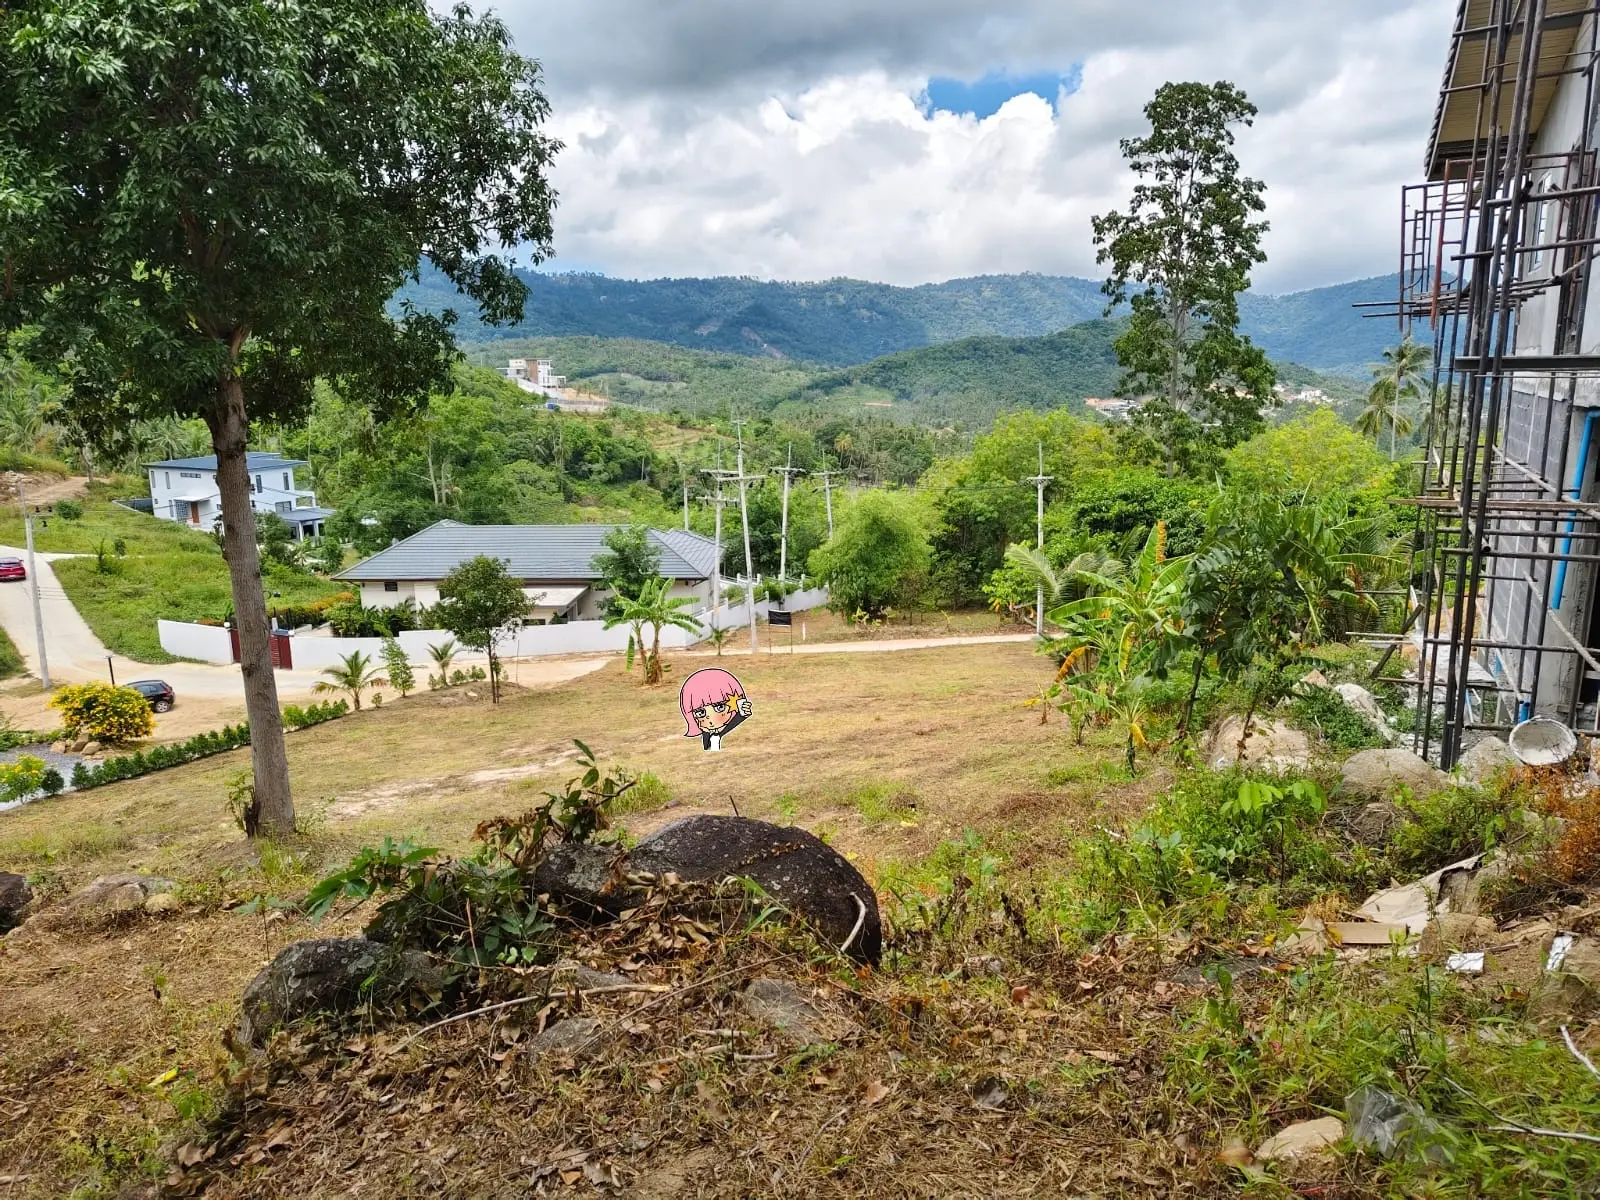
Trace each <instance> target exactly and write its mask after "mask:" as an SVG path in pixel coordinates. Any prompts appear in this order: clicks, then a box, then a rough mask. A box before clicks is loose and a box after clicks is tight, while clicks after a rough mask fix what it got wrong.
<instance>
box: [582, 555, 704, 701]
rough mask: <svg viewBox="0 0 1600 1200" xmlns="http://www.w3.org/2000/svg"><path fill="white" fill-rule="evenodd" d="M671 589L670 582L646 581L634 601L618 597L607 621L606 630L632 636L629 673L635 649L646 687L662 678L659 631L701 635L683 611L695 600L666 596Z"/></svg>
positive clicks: (626, 597) (629, 648)
mask: <svg viewBox="0 0 1600 1200" xmlns="http://www.w3.org/2000/svg"><path fill="white" fill-rule="evenodd" d="M671 586H672V581H671V580H670V579H663V578H659V577H658V578H655V579H649V580H646V581H645V584H644V586H643V587H642V588H640V589H639V595H638V596H637V597H629V596H619V597H618V600H619V602H620V603H619V604H618V607H617V611H616V613H615V614H614V615H612V616H610V617H607V618H606V624H605V627H606V628H607V629H615V628H616V627H617V626H618V625H627V626H630V627H631V629H632V632H631V633H630V634H629V635H628V669H629V670H632V669H633V655H634V649H635V647H637V648H638V652H639V657H640V659H641V661H642V664H643V667H644V682H645V683H646V684H647V685H648V684H652V683H660V682H661V678H662V676H663V675H664V674H665V672H664V671H663V670H662V667H661V631H662V629H664V628H666V627H667V626H671V627H672V628H674V629H681V630H683V631H684V632H685V633H699V632H700V622H699V621H697V620H695V619H694V618H693V617H691V616H690V615H689V614H688V613H687V612H686V611H684V610H685V609H687V608H688V607H689V606H690V605H691V604H693V603H694V602H695V599H694V597H693V596H668V595H667V589H668V588H669V587H671ZM646 625H648V626H650V628H651V636H650V648H649V649H648V650H646V649H645V646H644V627H645V626H646Z"/></svg>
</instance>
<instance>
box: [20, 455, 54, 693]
mask: <svg viewBox="0 0 1600 1200" xmlns="http://www.w3.org/2000/svg"><path fill="white" fill-rule="evenodd" d="M16 479H17V503H18V504H20V505H22V528H23V531H24V535H25V536H26V538H27V542H28V587H29V588H30V589H31V590H32V592H33V636H34V638H35V639H37V645H38V647H39V682H40V683H41V684H42V685H43V686H44V690H45V691H47V692H48V691H49V690H50V660H49V659H48V658H46V657H45V653H44V612H43V610H42V609H41V608H40V607H39V572H38V569H37V568H36V567H35V566H34V563H33V514H32V513H30V512H29V511H28V496H27V493H26V492H25V491H24V490H23V485H22V476H21V475H20V474H19V475H18V476H17V477H16Z"/></svg>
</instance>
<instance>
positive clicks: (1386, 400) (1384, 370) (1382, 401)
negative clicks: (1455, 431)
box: [1356, 334, 1433, 459]
mask: <svg viewBox="0 0 1600 1200" xmlns="http://www.w3.org/2000/svg"><path fill="white" fill-rule="evenodd" d="M1432 360H1433V351H1432V350H1431V349H1430V348H1429V347H1427V346H1424V345H1422V344H1420V343H1418V342H1414V341H1412V340H1411V335H1410V334H1407V335H1406V337H1405V339H1404V340H1403V341H1401V343H1400V344H1399V345H1398V346H1390V347H1389V348H1388V349H1387V350H1385V351H1384V352H1383V362H1382V364H1381V365H1379V366H1376V367H1374V368H1373V369H1372V387H1371V388H1370V389H1369V390H1368V391H1367V404H1366V407H1365V408H1363V409H1362V410H1361V412H1360V414H1359V415H1358V416H1357V417H1356V428H1357V429H1359V430H1360V431H1361V432H1362V433H1364V434H1366V435H1367V436H1368V437H1370V438H1371V439H1372V440H1373V441H1377V440H1378V438H1379V437H1381V436H1382V434H1383V431H1384V430H1385V429H1387V430H1388V431H1389V457H1390V458H1391V459H1392V458H1394V457H1395V454H1396V438H1397V435H1398V436H1399V437H1404V436H1405V435H1406V434H1408V433H1410V432H1411V430H1412V428H1413V424H1412V420H1411V412H1412V410H1413V409H1414V408H1415V406H1416V405H1418V404H1419V403H1421V400H1422V379H1423V375H1424V374H1425V373H1426V371H1427V369H1428V364H1429V363H1430V362H1431V361H1432Z"/></svg>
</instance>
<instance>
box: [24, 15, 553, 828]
mask: <svg viewBox="0 0 1600 1200" xmlns="http://www.w3.org/2000/svg"><path fill="white" fill-rule="evenodd" d="M547 115H548V105H547V103H546V100H545V97H544V95H543V92H542V90H541V82H540V75H539V68H538V65H537V64H536V63H534V62H533V61H531V60H529V59H526V58H523V57H521V56H520V55H518V54H517V53H516V52H515V51H514V50H513V49H512V47H511V44H510V39H509V36H508V34H507V32H506V29H505V27H504V26H503V25H502V24H501V23H500V22H499V21H498V20H497V19H495V18H493V17H488V16H485V17H479V16H475V15H473V13H472V12H471V11H470V10H469V9H467V8H465V7H459V8H456V9H454V10H452V11H450V12H449V13H447V14H436V13H434V12H432V11H430V8H429V6H428V4H427V2H426V0H229V2H227V3H224V2H222V0H23V2H21V3H17V4H10V5H6V6H4V7H0V330H5V329H13V328H16V327H18V326H21V325H25V324H28V325H34V326H37V327H38V328H39V330H40V333H39V336H37V337H36V338H34V339H33V340H32V341H31V342H30V343H29V347H30V352H31V353H32V354H33V355H34V356H35V357H37V358H39V359H41V360H44V361H51V362H57V361H59V362H64V363H65V364H66V370H67V377H68V382H69V384H70V387H71V394H70V397H69V399H68V400H67V401H66V402H65V405H66V407H67V409H68V410H69V412H70V415H71V418H72V420H73V422H74V424H75V425H77V426H78V427H80V428H81V429H82V430H83V431H84V432H85V433H86V435H88V436H89V437H91V438H93V439H96V440H98V441H100V442H106V443H114V442H115V441H116V440H117V439H118V438H119V437H121V436H124V435H125V432H126V430H127V429H128V427H129V426H130V425H132V424H133V423H134V422H136V421H139V420H142V419H149V418H156V417H162V416H167V415H172V414H176V415H178V416H187V417H198V418H200V419H202V420H203V421H204V422H205V423H206V425H207V427H208V428H209V430H210V434H211V443H212V446H213V448H214V449H215V451H216V454H217V459H218V467H217V482H218V485H219V487H220V489H221V493H222V525H223V532H224V535H225V538H224V541H225V545H226V547H227V559H228V569H229V574H230V577H231V580H232V585H233V596H234V613H235V620H236V622H237V624H238V629H239V643H240V653H241V667H242V671H243V675H244V688H245V701H246V706H247V708H248V710H249V715H250V732H251V747H252V756H253V765H254V768H255V794H256V796H257V797H258V798H259V799H260V801H261V806H262V829H263V831H264V832H267V833H272V832H275V831H276V832H280V833H281V832H286V831H288V830H289V829H291V828H292V826H293V822H294V807H293V803H292V800H291V797H290V792H289V777H288V764H287V760H286V758H285V754H284V745H283V736H282V725H281V721H280V718H279V714H278V704H277V689H276V686H275V684H274V681H273V676H272V666H271V662H270V660H269V655H268V625H267V615H266V606H265V603H264V601H263V597H262V589H261V575H260V565H259V562H258V559H257V552H256V536H255V524H256V522H255V516H254V513H253V512H252V509H251V499H250V498H251V481H250V478H249V476H248V474H247V473H246V469H245V447H246V445H247V443H248V441H249V438H250V430H251V426H252V425H256V426H260V425H263V424H287V423H296V424H298V423H299V422H301V421H303V420H304V418H305V415H306V413H307V411H308V409H309V407H310V404H311V398H312V385H313V382H314V381H315V380H316V379H317V378H319V377H322V378H326V379H329V380H331V381H333V382H334V383H335V384H336V385H337V386H338V387H339V389H340V392H341V394H342V395H344V396H345V397H346V398H347V399H348V400H350V401H352V402H354V403H359V404H361V405H363V406H365V407H367V408H369V409H370V410H372V412H373V413H374V415H375V417H376V418H378V419H380V420H381V419H383V418H386V417H390V416H393V415H396V414H401V413H405V412H407V411H408V410H410V409H412V408H413V407H414V406H415V405H417V404H419V403H421V401H422V400H423V398H425V397H426V395H427V394H428V392H429V391H430V389H436V390H445V389H447V388H448V387H449V384H450V372H449V369H448V367H449V364H450V362H451V360H452V358H453V356H454V342H453V338H452V336H451V333H450V326H451V325H452V324H453V322H454V315H453V314H446V315H445V316H443V317H432V316H426V315H423V314H419V313H416V312H410V311H408V312H406V313H405V314H404V315H403V316H402V317H401V318H400V319H399V320H394V319H391V317H390V316H389V314H388V312H387V311H386V305H387V303H388V301H389V298H390V297H391V296H392V295H393V294H394V292H395V289H396V288H397V287H398V286H399V285H400V284H401V283H402V282H403V281H404V280H405V279H407V278H408V277H411V278H414V277H415V276H416V272H417V266H418V262H419V259H420V258H421V257H422V256H423V255H424V254H425V255H427V256H428V257H429V258H430V259H431V260H432V262H433V263H434V264H435V265H436V266H438V267H439V268H440V269H441V270H443V271H444V272H445V274H446V275H447V276H449V277H450V278H451V279H452V280H454V281H455V282H456V284H457V285H458V286H459V287H460V288H461V290H462V291H463V292H464V293H465V294H466V295H467V296H469V297H470V298H471V299H472V300H474V301H476V302H477V303H478V305H479V307H480V309H481V311H482V313H483V315H484V316H485V317H486V318H487V319H489V320H492V321H506V320H511V319H515V318H516V317H517V316H519V315H520V313H521V310H522V302H523V298H524V294H525V288H524V287H523V285H522V284H521V283H520V282H519V281H518V280H517V278H516V276H515V274H514V272H513V271H512V270H511V260H510V257H509V253H510V251H511V250H512V248H516V247H521V248H522V249H523V250H524V251H525V252H527V253H529V254H531V255H532V256H533V257H534V258H539V257H542V256H543V255H545V254H546V253H547V252H548V249H549V243H550V236H551V223H550V222H551V205H552V203H553V199H554V197H553V193H552V192H551V191H550V189H549V188H548V186H547V185H546V181H545V177H546V173H547V170H548V167H549V164H550V160H551V157H552V155H553V154H554V153H555V151H556V150H557V149H558V148H559V146H558V144H557V143H556V142H554V141H552V140H551V139H550V138H548V137H546V136H545V135H544V134H543V133H542V132H541V131H540V129H541V125H542V124H543V122H544V120H545V118H546V116H547Z"/></svg>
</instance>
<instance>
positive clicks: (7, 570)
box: [0, 558, 28, 580]
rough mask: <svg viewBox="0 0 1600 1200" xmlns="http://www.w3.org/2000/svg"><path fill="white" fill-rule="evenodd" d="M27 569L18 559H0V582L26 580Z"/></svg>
mask: <svg viewBox="0 0 1600 1200" xmlns="http://www.w3.org/2000/svg"><path fill="white" fill-rule="evenodd" d="M27 577H28V568H27V567H25V566H23V565H22V560H21V559H20V558H0V580H11V579H26V578H27Z"/></svg>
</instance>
